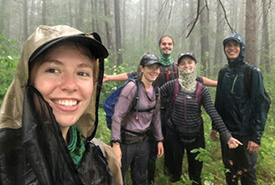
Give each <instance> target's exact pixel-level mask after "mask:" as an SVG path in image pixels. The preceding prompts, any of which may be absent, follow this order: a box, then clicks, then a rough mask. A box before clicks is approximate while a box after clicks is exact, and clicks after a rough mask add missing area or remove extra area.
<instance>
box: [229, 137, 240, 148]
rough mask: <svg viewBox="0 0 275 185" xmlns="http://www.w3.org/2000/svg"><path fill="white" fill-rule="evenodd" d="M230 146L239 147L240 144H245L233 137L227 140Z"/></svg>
mask: <svg viewBox="0 0 275 185" xmlns="http://www.w3.org/2000/svg"><path fill="white" fill-rule="evenodd" d="M227 144H228V147H229V148H237V147H238V146H239V145H243V144H242V143H241V142H240V141H239V140H237V139H235V138H234V137H231V138H230V139H229V141H228V142H227Z"/></svg>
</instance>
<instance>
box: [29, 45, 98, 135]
mask: <svg viewBox="0 0 275 185" xmlns="http://www.w3.org/2000/svg"><path fill="white" fill-rule="evenodd" d="M84 53H85V52H84V49H83V48H81V47H80V48H79V46H75V45H74V44H63V45H59V46H57V47H55V48H54V49H52V50H51V51H49V52H48V53H47V54H46V55H45V57H43V59H40V60H42V61H37V62H35V64H34V66H33V67H32V70H31V83H32V84H33V85H34V87H35V88H36V89H37V90H38V91H39V92H40V93H41V94H42V96H43V97H44V99H45V100H46V101H47V102H48V103H49V104H50V106H51V107H52V109H53V114H54V116H55V118H56V120H57V122H58V123H59V125H60V127H61V129H62V132H63V130H68V129H69V127H70V126H71V125H73V124H75V123H76V121H77V120H78V119H79V118H80V116H81V115H82V114H83V113H84V112H85V110H86V108H87V107H88V105H89V103H90V100H91V95H92V92H93V89H94V75H95V67H96V61H95V59H92V58H91V57H88V56H87V55H85V54H84ZM63 137H64V133H63Z"/></svg>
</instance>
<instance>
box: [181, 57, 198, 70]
mask: <svg viewBox="0 0 275 185" xmlns="http://www.w3.org/2000/svg"><path fill="white" fill-rule="evenodd" d="M178 67H179V69H180V70H182V71H190V70H192V69H194V68H196V62H195V60H193V59H192V58H191V57H183V58H182V59H181V60H180V63H179V65H178Z"/></svg>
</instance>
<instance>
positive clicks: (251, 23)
mask: <svg viewBox="0 0 275 185" xmlns="http://www.w3.org/2000/svg"><path fill="white" fill-rule="evenodd" d="M256 29H257V27H256V0H246V19H245V42H246V59H247V61H248V63H251V64H254V65H256V64H257V60H256V58H257V56H256V55H257V53H256V51H257V50H256V39H257V35H256Z"/></svg>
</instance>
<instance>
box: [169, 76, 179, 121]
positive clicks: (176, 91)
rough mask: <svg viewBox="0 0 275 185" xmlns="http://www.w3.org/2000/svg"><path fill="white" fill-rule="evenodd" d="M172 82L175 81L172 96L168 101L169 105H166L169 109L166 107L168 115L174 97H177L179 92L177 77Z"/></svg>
mask: <svg viewBox="0 0 275 185" xmlns="http://www.w3.org/2000/svg"><path fill="white" fill-rule="evenodd" d="M174 82H175V85H174V93H173V97H172V98H171V100H170V101H169V107H168V108H169V109H168V111H167V113H168V114H167V115H168V116H170V115H171V112H172V107H173V104H174V102H175V100H176V98H177V96H178V94H179V92H180V84H179V79H178V78H176V79H175V81H174Z"/></svg>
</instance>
